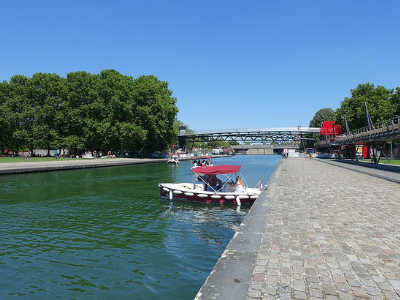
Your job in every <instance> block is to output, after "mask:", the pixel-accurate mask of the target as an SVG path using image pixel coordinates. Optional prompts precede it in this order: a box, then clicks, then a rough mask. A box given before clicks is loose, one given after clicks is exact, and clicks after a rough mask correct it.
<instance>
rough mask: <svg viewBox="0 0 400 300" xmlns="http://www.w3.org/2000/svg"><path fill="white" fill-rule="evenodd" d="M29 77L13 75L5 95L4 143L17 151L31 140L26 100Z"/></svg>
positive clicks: (29, 110)
mask: <svg viewBox="0 0 400 300" xmlns="http://www.w3.org/2000/svg"><path fill="white" fill-rule="evenodd" d="M28 89H29V78H28V77H26V76H22V75H16V76H13V77H12V78H11V80H10V83H9V86H8V88H6V90H7V97H5V102H4V103H3V104H4V105H3V107H4V117H5V121H3V122H5V124H6V128H7V130H9V132H8V134H6V136H7V138H8V140H7V141H6V143H7V144H8V147H9V148H10V149H11V148H12V149H15V150H16V151H18V150H19V149H23V148H25V147H26V146H29V145H30V144H31V142H32V138H31V132H32V118H33V115H32V110H31V107H30V105H29V101H28Z"/></svg>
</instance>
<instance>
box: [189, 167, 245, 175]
mask: <svg viewBox="0 0 400 300" xmlns="http://www.w3.org/2000/svg"><path fill="white" fill-rule="evenodd" d="M241 167H242V166H234V165H221V166H209V167H196V168H193V169H192V171H193V173H196V174H205V175H218V174H234V173H237V172H239V170H240V168H241Z"/></svg>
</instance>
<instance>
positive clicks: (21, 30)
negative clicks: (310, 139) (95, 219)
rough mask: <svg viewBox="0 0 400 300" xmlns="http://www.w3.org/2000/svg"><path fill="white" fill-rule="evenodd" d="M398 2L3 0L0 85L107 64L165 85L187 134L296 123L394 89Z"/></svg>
mask: <svg viewBox="0 0 400 300" xmlns="http://www.w3.org/2000/svg"><path fill="white" fill-rule="evenodd" d="M399 9H400V1H398V0H387V1H386V0H385V1H370V0H364V1H361V0H353V1H348V0H337V1H333V0H330V1H328V0H313V1H306V0H304V1H299V0H286V1H284V0H282V1H276V0H275V1H268V0H251V1H243V0H242V1H236V0H230V1H228V0H226V1H222V0H201V1H199V0H197V1H190V0H146V1H145V0H141V1H135V0H130V1H128V0H123V1H122V0H121V1H101V0H100V1H99V0H96V1H75V0H69V1H54V0H52V1H48V0H46V1H27V0H25V1H10V0H9V1H3V2H2V9H1V18H0V25H1V31H0V41H1V46H0V80H1V81H3V80H7V81H8V80H9V79H10V78H11V77H12V76H13V75H25V76H28V77H30V76H32V75H33V74H34V73H37V72H44V73H56V74H58V75H60V76H63V77H65V76H66V75H67V73H69V72H75V71H87V72H89V73H93V74H98V73H99V72H100V71H101V70H105V69H115V70H117V71H119V72H120V73H122V74H124V75H127V76H132V77H133V78H137V77H139V76H141V75H155V76H157V77H158V78H159V79H160V80H163V81H167V82H168V83H169V88H170V89H171V90H172V91H173V96H174V97H176V98H177V106H178V108H179V113H178V119H179V120H181V121H182V122H184V123H185V124H187V125H188V126H189V127H190V128H191V129H194V130H212V129H234V128H266V127H297V126H299V125H300V126H302V127H307V126H308V125H309V122H310V120H311V119H312V118H313V116H314V115H315V113H316V112H317V111H318V110H319V109H322V108H327V107H329V108H332V109H336V108H338V107H339V106H340V103H341V101H343V99H344V98H345V97H348V96H350V90H351V89H353V88H356V87H357V85H358V84H361V83H366V82H370V83H373V84H374V85H375V86H377V85H382V86H384V87H386V88H390V89H392V88H396V87H398V86H400V82H399V70H400V59H399V57H400V55H399V53H400V38H399V32H400V22H399V21H398V16H397V14H398V11H399Z"/></svg>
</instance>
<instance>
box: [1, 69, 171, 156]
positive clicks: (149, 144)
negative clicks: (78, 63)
mask: <svg viewBox="0 0 400 300" xmlns="http://www.w3.org/2000/svg"><path fill="white" fill-rule="evenodd" d="M177 112H178V108H177V107H176V98H174V97H172V91H171V90H170V89H169V88H168V83H167V82H165V81H160V80H158V78H157V77H156V76H153V75H150V76H141V77H139V78H136V79H133V78H132V77H129V76H125V75H122V74H120V73H119V72H117V71H115V70H103V71H101V72H100V74H90V73H87V72H84V71H82V72H72V73H68V74H67V76H66V78H63V77H60V76H58V75H57V74H48V73H36V74H34V75H33V76H32V77H31V78H28V77H26V76H21V75H16V76H13V77H12V78H11V79H10V81H9V82H6V81H4V82H2V83H0V146H1V148H3V149H4V148H5V147H6V146H7V147H8V148H10V149H15V150H18V149H24V148H26V147H28V148H43V149H60V148H65V149H70V150H74V151H75V152H76V153H78V152H79V151H82V150H93V149H97V150H105V151H107V150H121V149H124V150H130V151H132V150H133V151H136V152H139V151H143V152H154V151H158V150H164V149H167V148H168V147H169V145H170V144H172V143H173V142H174V141H175V140H176V137H177V134H178V132H177V130H176V129H175V128H174V123H175V121H176V116H177Z"/></svg>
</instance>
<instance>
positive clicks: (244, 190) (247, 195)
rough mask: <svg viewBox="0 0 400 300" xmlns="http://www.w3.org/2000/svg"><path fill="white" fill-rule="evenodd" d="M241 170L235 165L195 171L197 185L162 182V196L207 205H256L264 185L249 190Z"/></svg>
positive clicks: (199, 168) (195, 183)
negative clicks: (254, 203) (255, 202)
mask: <svg viewBox="0 0 400 300" xmlns="http://www.w3.org/2000/svg"><path fill="white" fill-rule="evenodd" d="M240 168H241V166H235V165H221V166H208V167H196V168H193V169H192V171H193V173H195V174H196V175H197V176H198V181H197V182H194V183H193V182H191V183H159V184H158V186H159V187H160V197H161V198H162V199H169V200H183V201H192V202H204V203H219V204H237V205H241V204H252V203H253V202H254V201H256V199H257V198H258V196H259V195H260V193H261V191H262V185H261V182H259V185H258V186H257V187H254V188H250V187H248V186H247V184H246V182H245V181H244V179H243V176H242V175H241V174H240V173H239V170H240ZM217 175H223V176H225V177H226V178H227V180H226V181H225V182H222V181H221V180H219V179H218V178H217V177H216V176H217ZM215 178H216V179H215ZM233 178H235V180H233ZM213 181H214V182H213ZM214 183H215V185H214Z"/></svg>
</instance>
